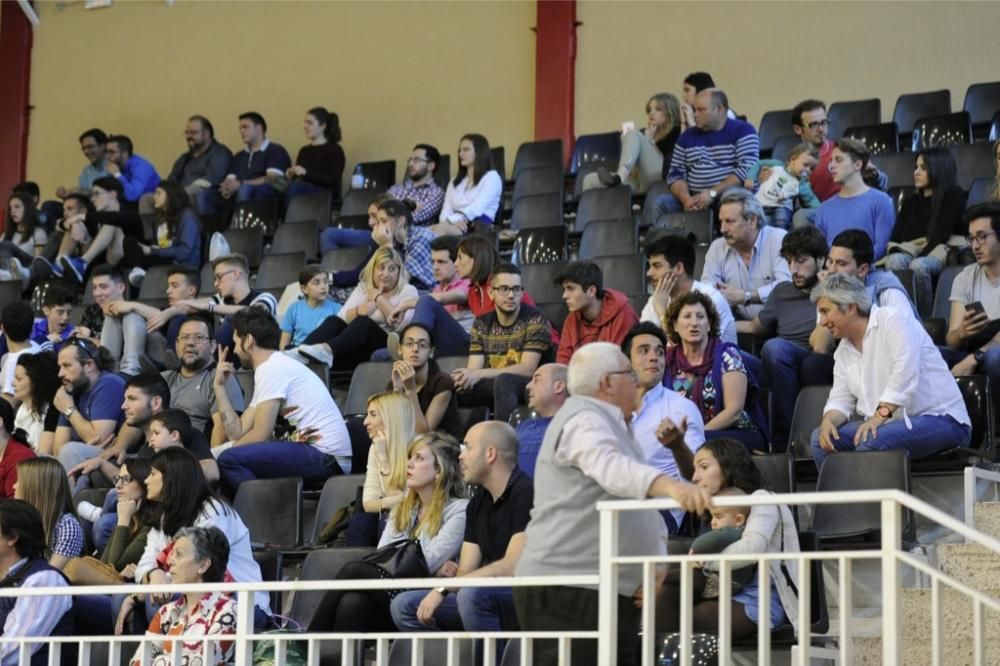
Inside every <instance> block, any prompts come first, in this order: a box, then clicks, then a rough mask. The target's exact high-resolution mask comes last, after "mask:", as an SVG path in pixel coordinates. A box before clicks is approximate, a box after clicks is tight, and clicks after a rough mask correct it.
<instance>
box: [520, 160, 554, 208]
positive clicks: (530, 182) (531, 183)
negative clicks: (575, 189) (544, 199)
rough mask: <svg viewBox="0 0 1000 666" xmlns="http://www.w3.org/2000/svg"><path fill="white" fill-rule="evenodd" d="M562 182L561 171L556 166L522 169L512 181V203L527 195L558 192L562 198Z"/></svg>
mask: <svg viewBox="0 0 1000 666" xmlns="http://www.w3.org/2000/svg"><path fill="white" fill-rule="evenodd" d="M563 183H564V178H563V172H562V169H560V168H558V167H532V168H530V169H522V170H521V173H519V174H518V176H517V180H516V181H514V193H513V196H512V199H511V200H512V203H514V204H516V203H517V201H518V200H519V199H521V198H523V197H527V196H534V195H538V194H553V193H556V194H558V195H559V198H560V200H562V197H563Z"/></svg>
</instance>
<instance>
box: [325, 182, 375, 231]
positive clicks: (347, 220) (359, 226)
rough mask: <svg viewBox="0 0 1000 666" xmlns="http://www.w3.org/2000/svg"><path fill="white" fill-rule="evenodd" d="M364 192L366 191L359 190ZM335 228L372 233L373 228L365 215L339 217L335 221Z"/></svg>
mask: <svg viewBox="0 0 1000 666" xmlns="http://www.w3.org/2000/svg"><path fill="white" fill-rule="evenodd" d="M358 191H359V192H363V191H364V190H358ZM333 226H335V227H337V228H338V229H356V230H359V231H370V230H371V227H370V226H369V225H368V214H367V213H365V214H364V215H338V216H337V219H335V220H334V221H333Z"/></svg>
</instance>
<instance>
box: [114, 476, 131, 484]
mask: <svg viewBox="0 0 1000 666" xmlns="http://www.w3.org/2000/svg"><path fill="white" fill-rule="evenodd" d="M114 482H115V485H116V486H117V485H118V484H119V483H121V484H123V485H128V484H130V483H132V477H131V476H129V475H128V474H115V477H114Z"/></svg>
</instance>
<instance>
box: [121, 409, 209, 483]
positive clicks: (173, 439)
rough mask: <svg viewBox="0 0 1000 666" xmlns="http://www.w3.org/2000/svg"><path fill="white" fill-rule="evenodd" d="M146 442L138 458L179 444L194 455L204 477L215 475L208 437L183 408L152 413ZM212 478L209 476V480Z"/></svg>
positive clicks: (149, 455)
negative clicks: (147, 447) (204, 473)
mask: <svg viewBox="0 0 1000 666" xmlns="http://www.w3.org/2000/svg"><path fill="white" fill-rule="evenodd" d="M147 442H148V443H149V449H145V450H143V451H141V452H140V453H139V457H140V458H142V457H152V454H153V453H159V452H160V451H162V450H163V449H168V448H170V447H171V446H179V447H181V448H183V449H187V450H188V451H190V452H191V453H193V454H194V457H195V458H197V459H198V462H199V463H200V464H201V466H202V469H203V470H205V472H206V477H208V476H209V474H212V475H215V474H216V473H217V472H218V468H217V467H216V466H215V458H214V457H213V456H212V449H211V447H210V446H209V445H208V438H207V437H206V436H205V433H203V432H201V431H200V430H197V429H196V428H195V427H194V426H192V425H191V417H189V416H188V414H187V412H185V411H184V410H181V409H164V410H163V411H160V412H157V413H156V414H153V416H152V418H150V420H149V437H148V439H147ZM206 468H208V469H206ZM209 470H211V472H210V471H209ZM216 478H218V477H216ZM214 480H215V479H213V478H209V481H210V482H211V481H214Z"/></svg>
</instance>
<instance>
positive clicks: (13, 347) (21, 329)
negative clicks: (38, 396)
mask: <svg viewBox="0 0 1000 666" xmlns="http://www.w3.org/2000/svg"><path fill="white" fill-rule="evenodd" d="M34 325H35V313H34V312H32V310H31V306H30V305H28V304H27V303H25V302H24V301H15V302H13V303H8V304H7V305H5V306H4V307H3V312H2V313H0V328H2V329H3V334H4V337H6V338H7V353H6V354H5V355H4V357H3V363H2V364H0V396H2V397H3V399H4V400H6V401H7V402H9V403H10V406H11V407H13V408H14V409H15V410H16V409H17V408H18V405H20V404H21V401H20V400H18V399H17V398H15V397H14V367H15V366H16V365H17V359H18V358H19V357H20V356H21V354H37V353H38V351H39V349H40V348H39V346H38V344H37V343H35V342H34V341H33V340H32V339H31V329H32V327H33V326H34Z"/></svg>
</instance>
